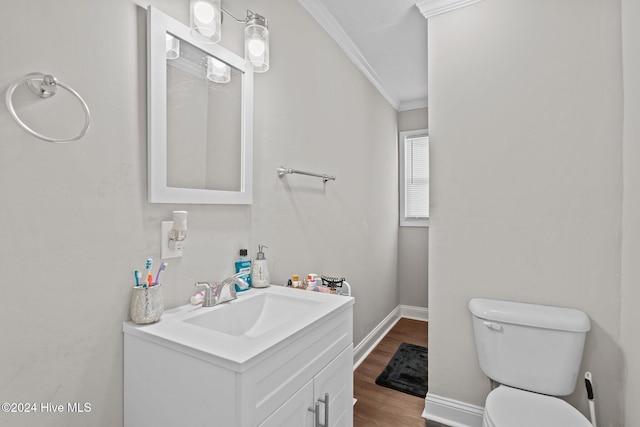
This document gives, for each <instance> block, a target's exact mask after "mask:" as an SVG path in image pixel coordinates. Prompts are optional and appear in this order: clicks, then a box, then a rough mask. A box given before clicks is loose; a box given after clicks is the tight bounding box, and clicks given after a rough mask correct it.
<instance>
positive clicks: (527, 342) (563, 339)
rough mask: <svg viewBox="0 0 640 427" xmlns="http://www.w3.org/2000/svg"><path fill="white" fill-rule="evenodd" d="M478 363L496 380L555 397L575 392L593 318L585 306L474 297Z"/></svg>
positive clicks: (472, 310) (474, 329)
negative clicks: (581, 307) (579, 307)
mask: <svg viewBox="0 0 640 427" xmlns="http://www.w3.org/2000/svg"><path fill="white" fill-rule="evenodd" d="M469 310H470V311H471V314H472V319H473V331H474V334H475V341H476V350H477V353H478V361H479V362H480V368H481V369H482V371H483V372H484V373H485V374H486V375H487V376H488V377H489V378H491V379H493V380H494V381H497V382H499V383H501V384H505V385H509V386H512V387H516V388H521V389H524V390H529V391H534V392H537V393H543V394H548V395H553V396H566V395H568V394H571V393H572V392H573V390H574V389H575V386H576V380H577V378H578V375H579V370H580V362H581V361H582V350H583V349H584V341H585V337H586V334H587V332H588V331H589V329H591V322H590V321H589V317H587V315H586V314H585V313H583V312H582V311H580V310H575V309H572V308H562V307H553V306H546V305H535V304H524V303H518V302H511V301H500V300H491V299H482V298H474V299H472V300H471V301H470V302H469Z"/></svg>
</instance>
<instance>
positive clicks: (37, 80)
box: [6, 73, 91, 143]
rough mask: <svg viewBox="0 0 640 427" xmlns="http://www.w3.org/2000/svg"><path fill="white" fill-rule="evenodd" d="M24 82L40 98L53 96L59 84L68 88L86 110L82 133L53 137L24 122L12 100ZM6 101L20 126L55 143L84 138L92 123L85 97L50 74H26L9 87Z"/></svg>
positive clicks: (10, 112) (12, 115)
mask: <svg viewBox="0 0 640 427" xmlns="http://www.w3.org/2000/svg"><path fill="white" fill-rule="evenodd" d="M22 83H26V84H27V87H28V88H29V89H30V90H31V92H33V93H35V94H36V95H38V96H39V97H40V98H43V99H46V98H51V97H52V96H53V95H55V94H56V91H57V90H58V86H60V87H61V88H63V89H66V90H67V91H68V92H69V93H71V94H72V95H74V96H75V97H76V98H77V99H78V101H79V102H80V105H81V106H82V109H83V110H84V115H85V123H84V126H83V127H82V130H81V131H80V133H79V134H78V135H76V136H74V137H72V138H51V137H48V136H45V135H42V134H40V133H38V132H36V131H34V130H33V129H31V128H30V127H29V126H27V125H26V124H24V122H23V121H22V120H20V118H19V117H18V115H17V114H16V110H15V109H14V108H13V102H12V98H13V92H15V90H16V88H17V87H18V86H20V85H21V84H22ZM6 101H7V108H8V109H9V114H10V115H11V118H13V120H14V121H15V122H16V123H17V124H18V125H20V127H22V128H23V129H24V130H26V131H27V132H29V133H30V134H31V135H33V136H36V137H38V138H40V139H44V140H45V141H49V142H55V143H64V142H71V141H76V140H78V139H80V138H82V137H83V136H84V134H85V133H87V130H88V129H89V125H90V124H91V113H90V112H89V107H87V103H86V102H84V99H82V97H81V96H80V95H79V94H78V92H76V91H75V90H73V89H71V88H70V87H69V86H67V85H65V84H64V83H61V82H59V81H58V79H56V78H55V77H53V76H52V75H49V74H43V73H30V74H27V75H26V76H24V77H23V78H21V79H20V80H18V81H16V82H15V83H13V84H12V85H11V86H9V88H8V89H7V96H6Z"/></svg>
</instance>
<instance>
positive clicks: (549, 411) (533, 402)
mask: <svg viewBox="0 0 640 427" xmlns="http://www.w3.org/2000/svg"><path fill="white" fill-rule="evenodd" d="M484 413H485V418H486V419H487V421H489V425H491V426H495V427H503V426H505V427H509V426H518V427H540V426H545V427H592V425H591V423H590V422H589V421H588V420H587V419H586V418H585V417H584V416H583V415H582V414H581V413H580V412H578V410H577V409H575V408H574V407H573V406H571V405H569V404H568V403H567V402H565V401H564V400H562V399H558V398H557V397H552V396H545V395H543V394H537V393H533V392H530V391H523V390H518V389H515V388H511V387H507V386H504V385H503V386H500V387H498V388H496V389H495V390H493V391H492V392H491V393H489V395H488V396H487V401H486V404H485V408H484Z"/></svg>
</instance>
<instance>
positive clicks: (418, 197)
mask: <svg viewBox="0 0 640 427" xmlns="http://www.w3.org/2000/svg"><path fill="white" fill-rule="evenodd" d="M399 143H400V147H399V148H400V150H399V151H400V156H399V160H400V165H399V166H400V167H399V169H400V225H401V226H409V227H411V226H413V227H426V226H428V225H429V134H428V131H427V130H426V129H421V130H416V131H408V132H400V138H399Z"/></svg>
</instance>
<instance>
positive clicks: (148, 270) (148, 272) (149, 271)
mask: <svg viewBox="0 0 640 427" xmlns="http://www.w3.org/2000/svg"><path fill="white" fill-rule="evenodd" d="M152 265H153V259H151V258H147V265H146V266H145V267H144V268H146V269H147V276H149V275H150V274H151V266H152Z"/></svg>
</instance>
